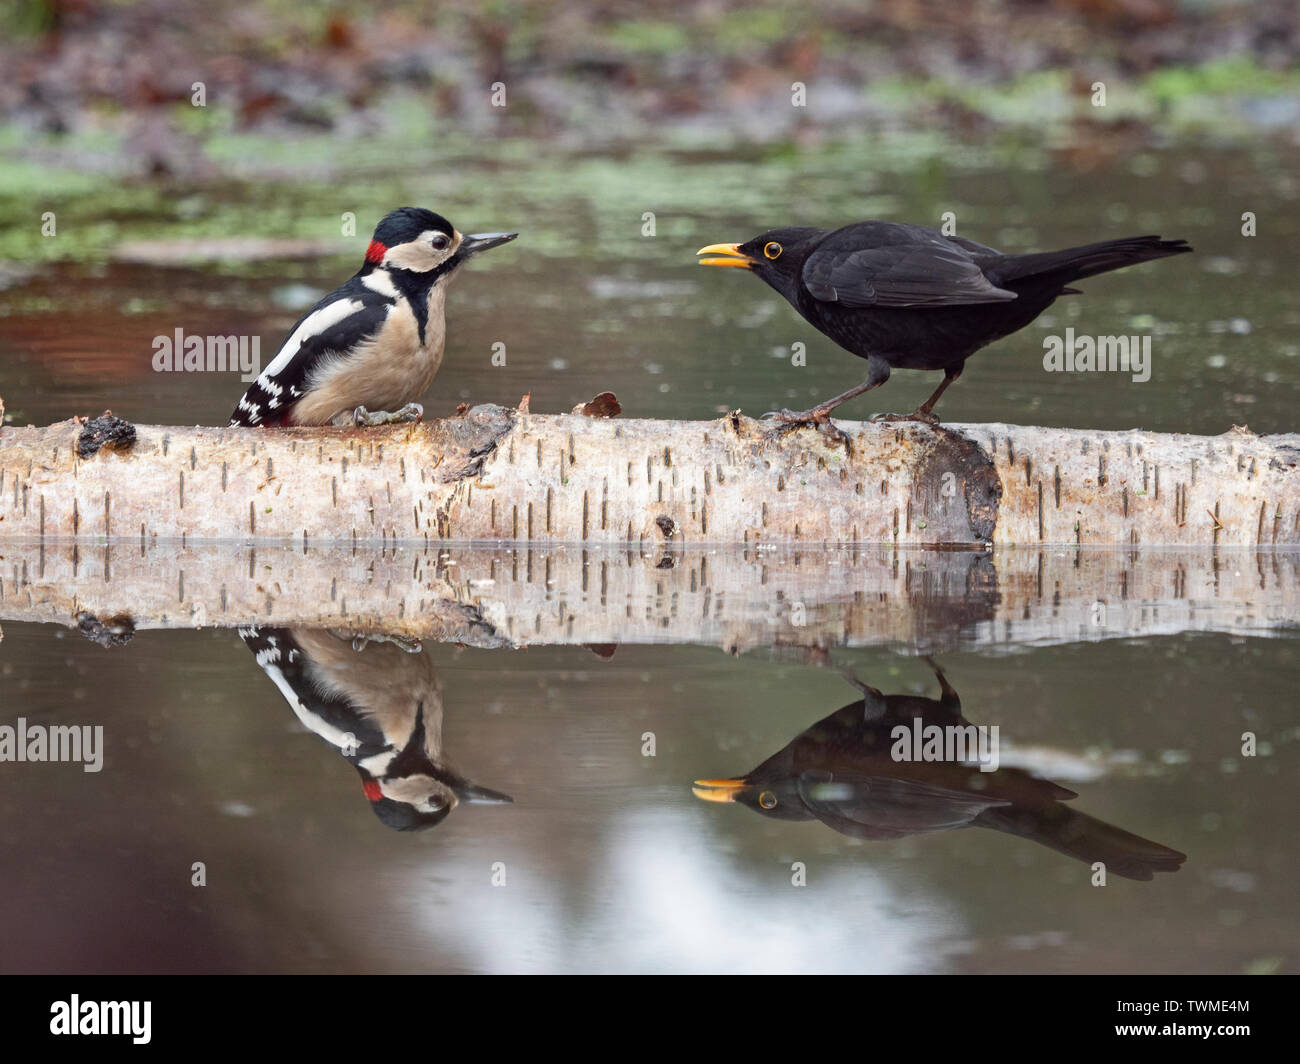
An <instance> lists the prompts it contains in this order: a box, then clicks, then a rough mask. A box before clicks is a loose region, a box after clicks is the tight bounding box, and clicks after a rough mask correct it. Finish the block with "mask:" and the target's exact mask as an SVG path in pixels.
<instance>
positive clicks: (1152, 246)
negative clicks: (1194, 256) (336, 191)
mask: <svg viewBox="0 0 1300 1064" xmlns="http://www.w3.org/2000/svg"><path fill="white" fill-rule="evenodd" d="M1191 250H1192V248H1191V247H1189V246H1188V244H1187V241H1186V240H1162V239H1161V238H1160V237H1158V236H1131V237H1126V238H1125V239H1123V240H1107V241H1104V242H1102V243H1100V244H1085V245H1084V246H1083V247H1077V248H1064V249H1062V250H1061V251H1044V252H1040V253H1038V254H1035V255H1009V256H1007V257H1006V258H1005V259H1003V260H1002V261H1001V262H999V263H998V264H997V266H996V267H994V268H992V269H989V270H986V271H985V272H986V274H987V275H988V277H989V279H990V280H991V281H993V283H994V284H996V285H999V286H1001V285H1005V284H1006V283H1007V282H1011V281H1024V280H1028V279H1030V278H1034V279H1037V278H1040V277H1041V278H1046V277H1048V276H1050V277H1051V278H1052V279H1053V280H1057V279H1059V280H1060V282H1061V283H1062V284H1068V283H1069V282H1070V281H1079V280H1082V279H1083V278H1084V277H1092V276H1094V275H1096V274H1099V273H1106V272H1107V271H1108V270H1118V269H1122V268H1123V267H1125V266H1133V265H1135V264H1136V263H1139V262H1150V261H1151V260H1152V259H1163V258H1166V257H1168V256H1170V255H1182V254H1185V253H1187V252H1189V251H1191Z"/></svg>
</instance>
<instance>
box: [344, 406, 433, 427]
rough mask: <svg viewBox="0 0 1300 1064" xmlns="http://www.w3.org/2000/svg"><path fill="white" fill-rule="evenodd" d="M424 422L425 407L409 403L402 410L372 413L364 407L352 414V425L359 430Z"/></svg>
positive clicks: (358, 408)
mask: <svg viewBox="0 0 1300 1064" xmlns="http://www.w3.org/2000/svg"><path fill="white" fill-rule="evenodd" d="M422 420H424V407H422V406H421V405H420V404H419V403H407V404H406V405H405V406H404V407H402V408H401V409H400V410H391V411H390V410H376V411H374V413H371V412H370V411H369V410H367V409H366V408H365V407H364V406H359V407H357V408H356V410H354V411H353V412H352V424H354V425H355V426H357V428H373V427H374V426H375V425H401V424H403V423H404V422H407V421H422Z"/></svg>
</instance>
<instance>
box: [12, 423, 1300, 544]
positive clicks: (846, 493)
mask: <svg viewBox="0 0 1300 1064" xmlns="http://www.w3.org/2000/svg"><path fill="white" fill-rule="evenodd" d="M843 427H844V429H845V430H846V432H847V433H848V435H849V436H850V437H851V439H852V450H851V453H848V452H846V449H845V447H844V446H843V445H841V444H837V443H833V442H831V441H829V440H828V439H827V438H826V437H824V436H823V435H821V434H820V433H818V432H816V431H815V430H813V429H806V430H801V431H799V432H793V433H789V434H786V435H785V436H783V437H780V438H775V437H774V436H773V435H772V434H771V425H770V424H761V423H759V422H756V421H753V420H751V419H749V418H743V417H739V416H728V417H724V418H721V419H719V420H717V421H709V422H676V421H641V420H610V419H606V418H594V417H584V416H581V415H561V416H549V415H532V414H526V413H520V412H518V411H513V410H506V409H503V408H501V407H496V406H480V407H476V408H474V409H473V410H471V411H469V412H468V413H467V414H466V415H465V416H463V417H457V418H449V419H445V420H441V421H435V422H431V423H429V424H427V425H421V426H409V427H397V428H388V429H367V430H353V429H295V430H287V431H259V430H250V429H224V428H192V429H189V428H158V427H148V426H132V425H128V424H126V423H125V422H121V421H120V420H117V419H108V418H103V419H96V421H95V422H92V423H90V424H89V425H84V426H83V425H81V424H79V423H74V422H63V423H60V424H57V425H52V426H50V427H48V428H43V429H37V428H20V429H15V428H4V429H0V536H2V537H3V538H5V539H15V538H22V537H27V538H31V539H46V540H50V539H57V538H64V537H67V538H76V539H77V540H79V541H80V542H82V543H93V542H96V541H97V540H98V539H99V538H101V537H108V538H112V537H117V538H118V539H119V540H127V541H132V542H137V543H138V542H140V541H144V542H149V541H150V540H152V539H154V538H175V539H182V538H184V539H185V540H186V541H187V542H194V541H196V540H205V539H225V540H231V539H235V540H240V539H245V538H248V539H256V540H264V541H271V540H274V541H278V542H282V543H283V542H292V543H307V544H311V543H324V542H329V541H333V542H345V543H348V544H352V543H363V542H364V543H370V542H373V543H376V544H379V543H383V544H387V543H389V542H393V541H404V542H414V543H418V544H421V545H428V544H430V543H434V542H437V541H448V540H459V541H481V540H495V541H510V542H514V543H523V542H532V543H539V542H541V543H550V544H556V543H579V542H581V543H604V544H623V545H627V546H630V547H632V548H641V549H652V548H657V547H658V546H659V545H661V544H663V543H665V542H668V541H671V542H673V543H677V544H680V543H683V542H684V543H689V544H702V543H744V544H746V545H748V546H753V545H755V544H760V543H763V544H766V543H782V542H784V543H799V544H800V545H806V546H810V547H811V546H821V545H824V544H831V545H848V546H856V545H861V544H869V543H886V544H892V545H898V546H907V545H925V544H940V545H957V544H967V545H969V544H975V543H979V544H984V543H988V542H992V543H994V544H999V545H1004V544H1021V545H1026V544H1029V545H1035V546H1037V545H1040V544H1069V545H1075V544H1082V545H1101V544H1108V545H1124V546H1138V545H1140V546H1152V545H1156V544H1164V545H1183V546H1189V545H1197V546H1229V545H1234V546H1245V545H1256V544H1264V545H1270V546H1271V545H1278V544H1296V543H1300V473H1298V472H1297V460H1298V458H1300V437H1297V436H1273V437H1258V436H1255V435H1253V434H1251V433H1249V432H1246V431H1244V430H1243V431H1238V430H1234V431H1232V432H1229V433H1225V434H1224V435H1222V436H1216V437H1196V436H1171V435H1161V434H1155V433H1146V432H1138V431H1132V432H1093V431H1084V430H1067V429H1049V428H1034V427H1013V426H1007V425H950V426H945V427H943V428H941V429H932V428H929V427H927V426H924V425H917V424H890V425H869V424H866V425H864V424H853V423H847V422H846V423H844V425H843Z"/></svg>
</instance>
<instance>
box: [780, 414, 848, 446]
mask: <svg viewBox="0 0 1300 1064" xmlns="http://www.w3.org/2000/svg"><path fill="white" fill-rule="evenodd" d="M833 409H834V408H833V407H832V408H829V409H828V408H826V407H820V406H815V407H813V408H812V409H811V410H769V411H768V412H767V413H766V414H764V415H763V418H764V420H769V419H770V420H772V421H776V422H779V424H778V425H777V427H776V428H775V429H773V430H772V431H771V432H770V433H769V434H768V435H769V437H774V438H780V437H781V436H784V435H785V434H786V433H787V432H790V431H792V430H794V429H799V428H803V427H805V426H811V427H813V428H816V429H817V430H818V431H819V432H821V434H822V435H823V436H825V437H826V438H827V439H829V440H830V441H831V442H832V443H842V444H844V450H845V451H852V449H853V445H852V443H851V441H850V440H849V437H848V436H847V435H846V434H845V433H844V432H843V431H842V430H841V429H840V427H839V426H838V425H836V424H835V422H834V421H832V420H831V412H832V410H833Z"/></svg>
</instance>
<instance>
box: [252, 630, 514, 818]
mask: <svg viewBox="0 0 1300 1064" xmlns="http://www.w3.org/2000/svg"><path fill="white" fill-rule="evenodd" d="M239 635H240V638H242V639H243V640H244V642H245V644H247V646H248V648H249V649H250V650H251V651H252V652H253V654H254V655H255V657H256V658H257V663H258V664H259V665H260V666H261V667H262V669H263V671H265V673H266V674H267V675H268V676H269V677H270V678H271V680H272V681H273V682H274V683H275V686H276V687H277V688H279V690H280V693H281V694H282V695H283V696H284V698H285V700H286V701H287V702H288V703H289V705H290V707H291V708H292V709H293V711H294V714H295V715H296V716H297V717H298V719H299V720H300V721H301V722H302V723H303V724H304V725H306V726H307V727H308V728H309V729H310V730H311V731H313V732H315V733H316V734H317V735H319V736H320V737H321V738H322V739H324V740H325V741H326V742H327V743H329V744H330V745H331V746H333V747H335V748H336V749H337V750H338V751H339V753H340V754H342V755H343V757H344V758H346V759H347V760H348V761H349V762H350V763H351V764H352V765H353V766H354V767H355V768H356V770H357V772H358V773H360V775H361V789H362V791H363V792H364V793H365V796H366V798H367V799H369V801H370V808H371V809H373V810H374V811H375V815H376V816H377V817H379V819H380V820H382V821H383V822H384V823H385V824H387V825H388V826H389V827H390V828H394V829H395V830H397V831H412V830H419V829H422V828H429V827H432V826H433V825H435V824H437V823H439V822H441V821H442V820H443V818H445V817H446V816H447V814H448V813H450V812H451V811H452V810H453V809H455V808H456V806H457V805H459V804H460V803H461V802H469V803H486V804H492V805H496V804H501V803H506V802H510V801H512V799H511V797H510V796H509V795H508V794H501V793H500V792H498V791H491V790H488V789H487V788H486V787H479V786H476V785H475V784H473V783H471V782H469V780H467V779H465V778H464V777H463V776H460V775H458V774H457V773H456V772H454V771H453V770H452V769H451V767H450V766H449V765H448V764H447V762H446V761H445V760H444V758H443V754H442V688H441V686H440V685H439V683H438V674H437V671H436V670H435V669H434V666H433V661H432V659H431V658H430V657H429V655H428V654H426V653H424V652H423V651H422V650H421V649H420V648H419V647H418V646H412V645H409V644H407V643H405V642H404V641H402V640H390V639H383V638H380V639H378V640H376V639H374V638H373V637H371V638H366V637H353V636H351V635H349V634H346V633H337V634H336V633H334V632H332V631H325V630H314V629H305V628H294V629H289V628H265V627H254V628H241V629H240V630H239Z"/></svg>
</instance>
